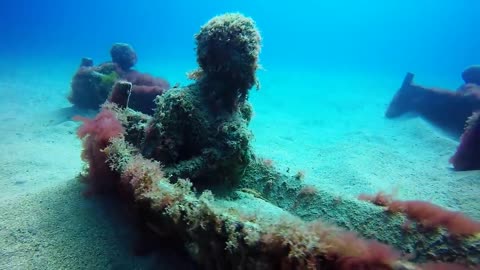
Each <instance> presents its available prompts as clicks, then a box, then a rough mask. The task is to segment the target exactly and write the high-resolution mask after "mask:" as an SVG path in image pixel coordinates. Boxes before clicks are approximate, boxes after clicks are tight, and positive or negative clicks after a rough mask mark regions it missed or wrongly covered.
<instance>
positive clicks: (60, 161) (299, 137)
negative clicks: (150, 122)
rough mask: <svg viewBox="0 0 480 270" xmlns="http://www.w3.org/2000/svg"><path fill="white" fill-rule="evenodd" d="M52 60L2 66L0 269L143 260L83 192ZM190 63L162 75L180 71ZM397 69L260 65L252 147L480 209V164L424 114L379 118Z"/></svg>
mask: <svg viewBox="0 0 480 270" xmlns="http://www.w3.org/2000/svg"><path fill="white" fill-rule="evenodd" d="M50 68H51V67H45V68H42V69H41V70H38V69H37V70H30V69H28V68H26V67H23V68H18V69H16V71H15V72H13V73H12V72H10V73H5V72H2V73H0V74H2V75H0V76H1V78H0V91H1V92H2V93H4V97H3V99H1V101H0V120H1V123H2V126H1V128H0V132H1V133H0V134H1V135H2V140H1V141H0V151H1V152H0V157H1V159H0V161H1V165H0V187H1V188H0V258H1V259H0V269H47V268H48V269H132V268H141V267H145V265H146V263H148V262H147V261H146V259H142V258H137V257H134V256H132V255H131V254H130V247H131V246H130V243H129V241H125V239H129V238H130V237H131V235H130V232H129V229H128V228H125V227H122V226H119V225H118V224H122V223H121V221H118V217H116V215H115V214H112V213H111V212H112V211H111V208H108V207H107V208H104V207H98V205H99V204H98V202H95V201H92V200H88V199H86V198H84V197H83V196H82V195H81V190H82V187H81V185H80V184H79V183H77V182H76V180H75V176H76V175H77V173H78V172H79V171H80V170H81V168H82V163H81V160H80V151H81V143H80V141H79V140H78V139H77V138H76V135H75V128H76V126H77V123H74V122H72V121H68V120H66V119H65V117H66V116H62V114H61V113H59V111H58V110H59V109H60V108H64V107H67V106H68V105H69V104H68V102H67V101H66V99H65V96H66V95H67V93H68V90H69V83H70V78H71V75H72V74H73V72H74V70H75V68H76V63H74V64H69V65H65V66H64V68H62V69H61V70H59V69H55V70H51V69H50ZM188 69H190V68H189V67H188V66H187V67H185V68H184V67H181V68H179V69H178V71H172V73H175V76H169V75H170V74H165V75H166V76H167V77H169V78H174V79H172V81H173V82H176V81H179V80H180V81H181V80H182V79H181V78H182V76H183V74H184V71H186V70H188ZM368 76H370V77H368ZM402 76H403V74H396V76H392V77H389V78H383V79H380V80H379V79H378V78H372V75H371V74H370V75H369V74H353V75H349V76H344V77H342V78H340V77H339V76H338V75H334V76H331V74H326V73H321V72H318V73H308V72H296V73H291V72H283V71H279V70H269V71H267V72H261V74H260V78H261V79H262V87H263V88H262V89H261V90H260V91H259V92H258V93H254V94H252V102H253V105H254V107H255V117H254V120H253V122H252V124H251V127H252V130H253V132H254V134H255V141H254V147H255V149H256V151H257V153H258V154H259V155H260V156H262V157H265V158H269V159H272V160H273V161H274V163H275V165H276V166H277V167H278V168H279V169H280V170H282V171H286V170H287V168H289V169H290V173H292V174H294V173H296V172H297V171H299V170H301V171H304V172H305V173H306V179H305V180H304V181H305V182H307V183H310V184H315V185H318V187H319V188H324V189H329V190H332V191H334V192H338V193H342V194H344V195H345V196H357V195H358V194H359V193H363V192H368V193H374V192H376V191H379V190H384V191H391V190H392V189H395V188H396V189H398V190H399V197H400V198H403V199H422V200H429V201H432V202H435V203H438V204H441V205H443V206H446V207H450V208H452V209H455V210H461V211H464V212H466V213H467V214H468V215H470V216H473V217H475V218H478V219H480V203H479V201H478V194H480V181H478V175H479V173H478V172H461V173H459V172H453V171H452V170H451V169H450V166H449V164H448V158H449V157H450V156H451V155H452V154H453V152H454V151H455V147H456V144H457V142H456V141H454V140H452V139H450V138H448V137H446V136H444V135H442V134H441V133H439V132H437V131H436V130H435V129H434V128H433V127H431V126H430V125H429V124H427V123H425V122H424V121H422V120H421V119H418V118H414V119H401V120H395V121H391V120H387V119H385V118H384V117H383V112H384V110H385V108H386V106H387V104H388V102H389V100H390V98H391V96H392V95H393V93H394V91H395V89H396V88H397V87H398V85H399V84H400V82H401V80H402ZM64 120H66V121H64ZM109 209H110V210H109ZM117 222H118V223H117ZM162 261H163V262H165V260H162ZM165 263H167V264H168V261H167V262H165Z"/></svg>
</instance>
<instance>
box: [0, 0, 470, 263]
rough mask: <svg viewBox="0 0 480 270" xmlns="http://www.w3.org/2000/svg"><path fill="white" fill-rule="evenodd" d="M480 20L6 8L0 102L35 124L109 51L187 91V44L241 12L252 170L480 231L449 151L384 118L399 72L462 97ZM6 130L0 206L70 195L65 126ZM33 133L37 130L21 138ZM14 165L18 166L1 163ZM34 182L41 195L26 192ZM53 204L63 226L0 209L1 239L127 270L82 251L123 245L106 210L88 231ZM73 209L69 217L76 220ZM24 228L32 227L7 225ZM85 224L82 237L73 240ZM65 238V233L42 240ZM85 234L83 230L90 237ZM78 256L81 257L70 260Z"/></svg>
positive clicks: (334, 12)
mask: <svg viewBox="0 0 480 270" xmlns="http://www.w3.org/2000/svg"><path fill="white" fill-rule="evenodd" d="M478 10H480V2H479V1H476V0H463V1H433V0H424V1H414V0H406V1H379V0H373V1H353V0H344V1H313V0H310V1H309V0H298V1H267V0H260V1H248V2H247V1H240V0H235V1H233V0H232V1H213V0H206V1H191V0H183V1H168V0H167V1H154V0H150V1H142V0H139V1H123V0H121V1H113V0H105V1H93V0H84V1H59V0H43V1H39V0H30V1H28V0H18V1H14V0H4V1H2V2H1V4H0V37H1V38H0V91H2V92H3V93H4V97H3V98H2V100H0V119H2V121H5V123H11V122H8V121H10V120H11V119H13V118H14V117H18V118H21V116H22V115H23V114H25V115H28V117H31V112H32V111H33V112H47V111H48V112H49V111H52V110H56V109H58V108H63V107H67V106H69V103H68V101H67V100H66V98H65V97H66V95H67V94H68V92H69V90H70V80H71V77H72V75H73V73H74V72H75V70H76V69H77V67H78V64H79V62H80V59H81V57H84V56H87V57H91V58H93V59H94V60H95V63H101V62H103V61H108V60H109V53H108V52H109V48H110V46H111V45H112V44H113V43H115V42H126V43H129V44H131V45H132V46H133V47H134V48H135V50H136V52H137V53H138V57H139V61H138V64H137V65H136V68H137V69H138V70H141V71H143V72H148V73H151V74H153V75H157V76H162V77H164V78H166V79H167V80H169V81H170V82H171V83H172V84H174V83H175V82H180V83H182V84H186V83H188V80H187V79H186V76H185V73H186V72H187V71H190V70H193V69H195V67H196V62H195V44H194V38H193V36H194V34H195V33H197V32H198V30H199V29H200V27H201V26H202V25H203V24H204V23H206V22H207V21H208V20H209V19H210V18H212V17H213V16H215V15H220V14H222V13H225V12H241V13H243V14H245V15H247V16H249V17H252V18H253V19H254V20H255V21H256V23H257V26H258V28H259V29H260V31H261V35H262V38H263V40H262V44H263V46H262V52H261V54H260V62H261V65H262V69H261V70H260V71H259V72H258V74H259V78H260V81H261V84H262V88H261V90H260V91H258V92H257V91H253V93H252V95H251V101H252V103H253V106H254V108H255V117H254V119H253V121H252V123H251V128H252V130H253V133H254V134H255V141H254V146H255V149H256V151H257V153H258V154H259V155H260V156H262V157H265V158H268V159H272V160H273V161H274V162H275V164H276V165H277V166H278V167H279V168H280V169H282V170H284V169H285V170H286V168H285V167H287V166H288V167H289V168H288V169H289V170H290V169H291V171H292V172H294V171H305V173H306V179H305V181H306V183H314V184H318V185H321V186H322V187H325V188H326V189H331V190H333V191H336V192H341V193H343V194H345V195H349V196H356V195H358V194H359V193H360V192H368V193H374V192H376V191H378V190H392V189H393V188H400V190H401V191H402V194H401V195H403V196H404V198H408V199H422V200H429V201H433V202H435V203H438V204H440V205H442V206H445V207H450V208H452V209H456V210H461V211H463V212H466V213H468V214H469V215H470V216H473V217H476V218H480V206H479V204H478V198H476V196H477V194H478V191H479V187H478V185H472V184H471V183H470V184H469V183H466V182H461V181H459V180H461V179H464V177H467V176H468V175H467V176H465V175H464V174H460V175H459V174H454V173H453V172H452V171H450V170H449V169H448V158H449V156H451V154H452V153H453V152H454V151H455V147H456V145H457V141H455V140H451V139H450V138H445V137H443V136H441V135H439V134H437V133H434V130H433V129H432V127H431V126H429V125H428V124H426V123H424V122H421V121H410V122H403V123H402V122H396V121H386V120H385V119H384V118H383V113H384V110H385V109H386V106H387V104H388V102H389V100H390V98H391V97H392V95H393V94H394V93H395V91H396V89H397V88H398V86H399V85H400V83H401V81H402V79H403V76H404V74H405V72H407V71H411V72H414V73H415V74H416V75H417V77H416V80H418V82H420V83H424V84H427V85H435V86H441V87H445V88H449V89H454V88H456V87H458V86H459V85H460V84H461V83H462V82H461V77H460V73H461V72H462V70H463V69H464V68H465V67H466V66H469V65H473V64H478V63H479V62H480V50H479V48H480V35H479V34H478V29H479V28H480V20H478ZM26 118H27V117H26ZM29 120H31V119H30V118H29ZM37 121H38V122H40V120H38V119H34V121H33V122H37ZM9 125H10V124H5V125H4V127H3V128H2V129H1V131H2V134H6V135H5V141H4V144H3V147H5V148H4V149H6V150H5V151H1V152H2V155H3V156H1V158H0V161H8V162H5V164H7V165H5V167H2V170H3V171H0V174H1V173H3V174H4V175H0V176H2V177H1V178H2V180H1V181H3V182H0V183H1V186H2V187H1V188H0V194H1V195H2V197H4V198H7V197H8V198H10V197H14V196H15V195H16V194H17V193H18V194H20V193H22V194H23V193H29V192H32V193H34V194H37V195H35V196H34V198H37V197H41V196H45V194H46V193H48V192H45V191H48V190H49V189H51V188H52V189H53V188H54V187H55V188H56V186H57V185H58V184H59V183H62V182H68V181H72V178H73V177H74V176H75V175H76V173H78V171H80V169H81V162H80V154H79V151H80V142H79V140H78V139H77V138H75V135H74V130H75V127H76V126H75V124H74V123H67V124H65V125H63V126H62V125H60V126H54V127H53V128H45V125H43V124H39V125H38V127H37V126H35V125H33V124H31V123H28V122H27V124H24V123H23V122H22V125H21V126H17V125H13V124H12V125H11V126H9ZM32 127H35V128H32ZM28 129H31V130H33V132H31V134H30V135H28V134H29V133H28V132H27V130H28ZM63 133H67V135H66V136H63V135H62V134H63ZM19 134H20V135H19ZM26 134H27V135H26ZM52 134H53V135H52ZM7 135H8V136H10V135H12V136H15V137H8V136H7ZM62 136H63V137H62ZM457 139H458V138H457ZM5 142H6V143H5ZM25 142H28V143H29V144H27V145H24V144H25ZM35 147H37V148H35ZM42 147H43V148H42ZM39 150H41V151H45V152H50V153H55V156H56V157H57V158H56V159H50V160H48V161H47V159H45V160H37V159H38V153H37V152H35V151H39ZM9 151H15V152H23V153H24V155H18V156H19V157H18V156H17V155H13V156H12V155H7V153H8V152H9ZM60 152H63V154H64V155H59V153H60ZM52 155H53V154H52ZM16 158H17V159H18V160H17V159H16ZM49 158H50V156H49ZM72 164H74V165H72ZM9 166H10V167H9ZM15 166H17V167H15ZM29 166H30V167H29ZM31 174H35V175H36V176H39V179H41V180H42V181H34V180H31V179H30V178H28V177H31ZM40 176H41V177H40ZM18 177H24V178H25V179H27V180H25V179H24V178H21V179H20V178H19V179H20V180H19V179H17V178H18ZM10 179H12V180H10ZM32 179H34V178H32ZM22 183H26V184H25V185H24V184H22ZM33 187H35V188H33ZM37 187H38V190H37ZM59 193H61V194H64V195H65V194H66V195H68V196H70V197H66V198H64V197H61V198H57V199H56V200H55V201H54V202H55V204H54V205H55V207H52V206H51V205H50V204H49V207H44V208H45V209H46V208H49V209H52V208H54V209H57V210H55V211H54V213H55V214H62V215H65V216H66V218H65V219H66V220H72V222H68V224H64V223H62V221H61V220H60V219H59V220H56V216H55V215H54V214H51V216H50V215H48V214H47V216H48V217H49V218H50V219H49V220H48V221H45V220H42V219H41V218H40V217H37V216H35V215H33V214H31V213H32V212H33V211H38V212H39V213H42V214H43V212H42V211H43V210H42V211H39V210H38V209H37V208H36V207H37V206H35V207H33V206H31V205H30V204H28V203H23V201H21V203H19V202H17V201H15V200H13V199H12V200H13V201H11V200H9V201H8V202H7V201H6V202H1V203H0V208H1V209H3V210H5V209H8V211H9V212H8V214H7V215H6V216H7V217H8V218H4V219H3V220H2V222H4V223H2V224H1V225H3V226H4V227H2V228H12V230H17V228H22V230H23V229H25V228H24V226H25V227H28V226H29V227H33V229H31V230H32V231H35V232H37V233H36V236H31V237H32V238H31V239H30V238H28V237H27V238H25V239H26V240H25V243H27V242H28V241H31V242H32V243H42V240H44V239H43V238H42V237H43V234H42V233H39V232H40V231H41V230H45V231H47V232H49V233H51V234H48V235H47V237H48V238H49V239H52V242H53V244H51V245H46V246H43V247H42V248H43V249H44V250H45V251H42V252H39V253H38V252H37V253H36V254H37V255H38V254H40V255H38V256H39V257H38V258H39V259H38V260H39V261H42V259H44V258H45V257H48V256H53V257H55V256H56V255H55V256H54V255H52V253H51V252H52V251H55V250H56V249H55V248H53V247H55V246H58V245H59V244H62V245H65V246H68V247H69V249H67V250H68V252H65V251H64V252H65V254H68V255H70V253H73V254H77V255H78V253H82V252H85V254H86V255H85V257H80V261H82V260H84V261H85V262H87V261H88V262H90V261H89V260H91V259H92V258H96V259H98V260H100V262H98V265H99V267H98V269H102V267H104V266H105V265H108V266H109V267H111V268H113V269H123V268H122V267H120V266H119V267H117V268H115V263H116V262H115V263H112V261H115V258H116V257H115V256H118V254H117V251H109V252H106V253H108V255H105V254H103V253H102V255H103V256H104V258H103V257H102V258H100V257H101V256H98V254H95V252H94V251H97V250H96V249H93V250H94V251H92V252H91V253H89V252H87V251H91V249H92V245H88V244H85V243H84V242H88V241H86V240H85V239H84V238H86V237H87V236H85V235H87V233H86V232H88V233H89V235H90V236H91V238H88V239H89V241H91V242H92V243H94V245H95V244H96V245H98V246H99V247H100V248H99V249H100V250H101V247H102V245H108V244H111V243H113V244H115V245H120V244H119V242H121V240H122V239H121V238H122V237H123V234H122V232H120V233H117V232H116V231H113V232H112V231H110V230H107V229H105V228H103V227H102V226H112V224H110V223H109V222H112V221H105V219H102V218H101V216H104V213H97V212H98V211H104V210H98V209H97V210H94V212H95V211H97V212H95V213H96V214H94V215H93V217H92V215H91V214H89V213H90V211H91V210H92V209H93V208H95V206H92V205H90V204H88V202H84V201H82V203H80V205H74V207H73V208H70V207H71V206H70V205H68V207H67V206H64V205H63V204H64V203H65V201H62V200H61V199H62V198H63V199H66V200H68V201H69V202H70V203H72V202H74V201H75V200H78V201H80V200H81V196H80V195H78V194H79V192H77V190H75V191H74V192H73V191H71V190H69V192H63V193H62V192H59ZM72 194H77V195H78V196H75V195H72ZM66 195H65V196H66ZM45 201H49V199H45ZM35 202H36V201H34V203H35ZM34 203H32V204H34ZM12 204H13V205H26V206H25V209H26V210H25V212H16V211H17V210H15V211H13V210H11V208H12V207H11V205H12ZM84 204H86V205H84ZM38 207H40V206H38ZM41 208H42V209H44V208H43V206H41ZM19 209H20V208H19ZM22 209H23V208H22ZM32 209H34V210H32ZM59 209H60V210H59ZM69 209H75V210H74V211H78V213H79V214H78V217H77V214H76V213H77V212H75V213H74V212H72V213H70V210H69ZM18 211H20V210H18ZM0 212H2V211H0ZM22 215H23V216H24V217H25V218H26V220H28V222H23V221H21V222H19V221H18V220H17V219H16V217H22ZM43 215H45V214H43ZM29 218H31V219H29ZM39 220H41V221H39ZM85 220H87V221H88V222H85V224H87V225H83V226H84V227H82V226H75V225H76V224H79V223H81V222H80V221H82V222H84V221H85ZM99 220H100V221H99ZM13 221H17V222H19V224H20V223H21V225H18V224H17V223H12V222H13ZM75 222H78V223H75ZM24 224H27V225H28V226H26V225H24ZM36 224H40V225H38V226H37V225H36ZM82 224H83V223H82ZM92 224H95V225H92ZM104 224H107V225H104ZM62 226H65V227H66V228H68V230H70V233H68V232H67V233H66V232H60V233H58V236H57V237H51V235H55V233H57V231H56V228H58V227H62ZM87 226H92V227H91V228H89V229H88V230H87V229H85V228H86V227H87ZM113 226H114V225H113ZM52 227H54V229H52ZM98 227H102V228H98ZM28 229H30V228H28ZM102 229H103V230H105V231H108V232H104V231H102ZM25 230H27V229H25ZM50 230H51V231H50ZM22 232H23V231H22ZM103 233H105V234H108V237H105V238H106V239H107V240H105V239H103V240H105V241H103V242H102V237H101V236H99V235H103ZM0 234H1V233H0ZM27 234H28V235H30V231H29V232H28V233H27ZM110 234H111V235H110ZM22 235H23V234H22ZM112 235H113V236H112ZM35 237H36V238H35ZM47 237H45V238H47ZM68 237H71V238H68ZM64 238H65V239H67V240H63V239H64ZM22 239H24V238H22ZM32 239H33V240H32ZM39 239H40V240H39ZM98 239H101V240H98ZM112 239H113V240H112ZM77 243H81V244H83V245H84V246H81V247H79V248H78V249H79V251H77V252H78V253H74V252H73V251H72V250H73V249H74V248H75V247H77ZM113 244H112V245H113ZM10 245H11V244H10ZM78 245H80V244H78ZM25 246H28V244H22V245H20V244H19V246H18V247H17V246H14V248H13V249H14V250H15V252H10V251H9V252H6V251H5V250H8V249H5V245H4V243H2V242H1V240H0V251H2V253H0V255H2V254H7V256H9V258H10V261H11V264H5V265H19V264H18V263H19V261H22V260H24V259H25V258H28V256H30V255H29V254H30V253H29V251H30V249H29V248H25ZM28 247H30V246H28ZM123 248H124V249H127V247H123ZM122 252H124V253H128V252H127V251H122ZM118 253H120V254H121V255H120V256H122V254H123V255H124V253H121V252H120V251H119V252H118ZM60 254H61V255H62V256H63V255H65V254H64V253H61V252H60ZM42 256H44V257H42ZM53 257H52V258H53ZM72 257H74V256H73V255H72ZM55 258H56V259H59V258H60V259H63V257H61V256H60V255H58V258H57V257H55ZM130 259H131V258H129V260H130ZM52 260H53V259H52ZM102 260H103V261H102ZM131 260H133V261H135V259H131ZM10 261H9V263H10ZM105 261H107V262H105ZM70 263H76V264H77V263H78V261H75V260H73V259H70V260H69V259H67V260H66V263H65V264H64V265H71V264H70ZM109 263H111V264H109ZM134 264H135V263H134ZM86 265H89V264H86ZM112 265H113V266H112ZM1 266H2V264H0V268H1ZM124 268H125V269H127V268H126V267H124ZM19 269H20V268H19ZM103 269H105V268H103Z"/></svg>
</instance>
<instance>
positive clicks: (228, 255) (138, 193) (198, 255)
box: [106, 110, 480, 269]
mask: <svg viewBox="0 0 480 270" xmlns="http://www.w3.org/2000/svg"><path fill="white" fill-rule="evenodd" d="M122 112H127V115H130V116H128V117H124V115H123V114H122ZM117 114H119V118H120V119H123V121H126V122H124V123H130V124H132V123H133V119H135V117H132V116H131V114H132V112H131V111H130V112H128V110H127V111H122V110H118V111H117ZM127 119H129V120H127ZM137 119H138V118H137ZM140 119H141V118H140ZM141 126H144V124H141ZM127 130H130V128H129V127H127ZM106 153H108V155H109V163H110V165H111V167H112V168H114V169H115V170H116V171H118V172H119V173H120V175H122V180H121V183H122V185H124V188H126V189H127V190H130V191H131V192H132V193H133V194H135V195H134V198H135V202H134V203H135V204H136V205H137V206H139V208H140V209H141V210H140V211H141V212H142V213H143V214H142V215H143V216H144V217H145V220H146V221H147V224H148V228H149V229H151V230H152V231H154V232H155V233H156V234H158V235H170V236H171V235H175V237H174V238H175V239H176V240H178V241H179V242H180V243H182V244H183V245H184V246H185V248H186V249H187V250H188V251H189V253H190V254H191V256H192V257H193V258H195V259H196V260H197V261H198V262H199V263H200V264H201V265H202V266H204V267H205V268H207V269H229V268H232V267H233V266H234V265H235V266H237V265H239V266H240V268H239V269H279V268H278V267H280V266H282V267H283V266H284V265H287V266H289V267H307V266H306V265H308V264H313V265H316V266H317V267H321V266H324V267H326V269H336V268H335V265H336V263H338V262H336V261H335V259H332V258H330V257H329V256H330V255H329V254H332V253H336V252H345V251H344V250H343V249H344V248H345V247H344V245H347V243H344V241H345V240H342V239H343V238H342V237H343V235H345V231H355V232H357V233H358V234H359V235H361V236H362V237H365V238H370V239H376V240H379V241H381V242H383V243H387V244H389V245H392V246H394V247H395V248H396V249H397V250H400V251H402V252H403V253H404V254H412V255H413V256H411V257H410V260H412V261H415V262H425V261H447V262H457V263H463V264H470V265H475V264H478V263H480V262H479V261H478V260H479V258H480V253H479V250H480V249H479V245H480V239H479V238H478V236H477V237H472V238H469V239H455V238H452V237H449V236H448V235H447V233H446V232H444V231H441V230H438V231H436V232H424V231H420V230H418V231H415V230H414V231H409V232H405V231H404V230H403V229H402V225H403V223H404V222H405V219H404V217H402V216H400V215H390V214H388V213H386V212H385V211H384V210H383V209H382V208H381V207H377V206H374V205H371V204H368V203H365V202H362V201H359V200H354V199H348V198H342V197H339V196H338V194H332V193H330V192H327V191H322V190H315V192H309V193H302V192H303V191H302V190H303V188H304V185H303V183H302V182H301V181H299V179H297V178H295V176H290V175H284V174H282V173H279V172H277V171H276V170H275V168H274V167H272V166H271V165H266V164H264V163H263V162H261V161H256V160H252V161H251V162H250V163H249V165H248V166H247V167H246V168H245V172H244V173H243V174H242V175H243V177H242V178H241V179H240V180H239V185H238V186H237V187H236V188H232V189H228V190H229V192H225V189H224V190H222V191H223V192H219V193H218V194H217V193H215V196H214V195H213V194H212V192H211V191H209V190H206V191H204V192H203V193H202V192H196V191H195V190H196V189H195V183H193V184H192V183H191V182H190V181H186V180H183V179H176V180H175V181H172V180H169V179H168V175H164V174H163V172H161V170H157V173H152V172H153V171H154V170H152V169H148V168H149V166H150V165H148V164H151V161H148V160H147V159H145V158H144V157H142V155H141V151H140V149H138V148H137V147H135V146H133V145H132V144H131V143H127V142H125V140H124V139H122V138H117V139H114V140H113V141H112V144H111V145H110V146H109V147H108V148H107V150H106ZM132 164H133V165H132ZM142 164H144V165H142ZM145 164H147V165H145ZM157 166H158V168H160V164H159V163H157ZM142 168H143V170H145V171H143V172H142ZM132 171H133V172H134V173H132ZM134 175H135V176H136V177H135V179H136V180H134V181H131V179H133V178H132V177H133V176H134ZM126 179H127V180H126ZM128 179H130V180H128ZM125 183H127V184H126V185H125ZM128 183H130V184H128ZM214 192H215V191H214ZM327 224H329V225H327ZM340 228H341V229H340ZM352 245H353V244H352ZM339 249H341V250H339ZM351 249H353V250H355V245H353V246H352V247H351ZM349 252H352V251H349ZM355 252H360V251H358V250H357V251H355ZM360 253H361V252H360ZM359 256H361V255H359ZM385 265H387V266H388V267H389V268H381V269H402V268H397V267H400V266H399V265H401V266H402V267H407V268H403V269H409V268H408V267H413V266H411V265H410V266H408V264H406V262H405V261H396V262H389V263H388V264H385ZM332 267H333V268H332ZM410 269H413V268H410Z"/></svg>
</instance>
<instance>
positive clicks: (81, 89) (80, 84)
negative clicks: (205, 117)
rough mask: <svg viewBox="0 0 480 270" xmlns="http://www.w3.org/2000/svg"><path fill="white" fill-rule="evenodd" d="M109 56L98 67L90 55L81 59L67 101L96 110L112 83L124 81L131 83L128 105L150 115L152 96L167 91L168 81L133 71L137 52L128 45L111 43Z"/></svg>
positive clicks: (104, 99)
mask: <svg viewBox="0 0 480 270" xmlns="http://www.w3.org/2000/svg"><path fill="white" fill-rule="evenodd" d="M110 55H111V57H112V62H106V63H103V64H100V65H98V66H94V64H93V60H92V59H90V58H83V59H82V61H81V64H80V67H79V69H78V70H77V72H76V73H75V75H74V76H73V79H72V85H71V87H72V89H71V92H70V95H69V96H68V100H69V101H70V102H71V103H72V104H73V105H75V106H77V107H80V108H85V109H98V108H99V106H100V105H101V104H103V103H104V102H105V101H106V100H107V99H108V98H109V96H110V95H111V92H112V87H113V85H114V83H115V82H116V81H118V80H125V81H128V82H130V83H132V88H131V92H130V93H129V96H130V102H131V103H129V107H130V108H132V109H134V110H137V111H140V112H143V113H146V114H152V113H153V110H154V108H155V102H154V99H155V97H156V96H157V95H161V94H162V93H163V92H165V91H166V90H168V89H169V88H170V85H169V83H168V82H167V81H166V80H164V79H162V78H156V77H153V76H151V75H149V74H146V73H140V72H138V71H136V70H133V69H132V67H133V66H134V65H135V63H136V62H137V54H136V53H135V51H134V50H133V48H132V47H131V46H130V45H128V44H125V43H115V44H113V46H112V48H111V50H110ZM113 95H115V93H113ZM117 96H118V95H117ZM111 101H113V102H118V101H117V100H111ZM119 105H120V106H126V105H127V104H119Z"/></svg>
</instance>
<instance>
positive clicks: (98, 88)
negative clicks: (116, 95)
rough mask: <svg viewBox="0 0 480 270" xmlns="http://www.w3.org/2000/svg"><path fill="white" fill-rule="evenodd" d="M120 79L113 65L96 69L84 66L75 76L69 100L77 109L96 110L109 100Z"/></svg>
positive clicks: (105, 65) (106, 64) (103, 65)
mask: <svg viewBox="0 0 480 270" xmlns="http://www.w3.org/2000/svg"><path fill="white" fill-rule="evenodd" d="M118 78H119V74H118V73H117V71H116V66H115V64H113V63H105V64H102V65H100V66H96V67H83V66H82V67H80V68H79V69H78V71H77V72H76V73H75V75H74V76H73V79H72V85H71V87H72V90H71V92H70V94H69V96H68V100H69V101H70V103H72V104H73V105H75V106H77V107H80V108H86V109H95V110H96V109H98V108H99V107H100V105H101V104H102V103H104V102H105V100H106V99H107V98H108V96H109V95H110V92H111V91H112V86H113V84H114V83H115V81H116V80H117V79H118Z"/></svg>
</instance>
